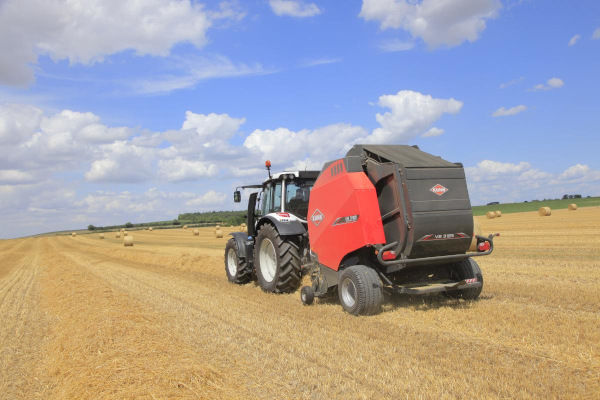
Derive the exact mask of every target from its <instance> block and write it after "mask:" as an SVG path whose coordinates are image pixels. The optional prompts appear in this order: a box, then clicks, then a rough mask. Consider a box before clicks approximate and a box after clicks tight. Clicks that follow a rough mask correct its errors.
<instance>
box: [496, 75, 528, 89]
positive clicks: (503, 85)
mask: <svg viewBox="0 0 600 400" xmlns="http://www.w3.org/2000/svg"><path fill="white" fill-rule="evenodd" d="M523 80H525V77H524V76H522V77H520V78H517V79H513V80H511V81H508V82H504V83H501V84H500V89H505V88H507V87H509V86H512V85H515V84H517V83H519V82H522V81H523Z"/></svg>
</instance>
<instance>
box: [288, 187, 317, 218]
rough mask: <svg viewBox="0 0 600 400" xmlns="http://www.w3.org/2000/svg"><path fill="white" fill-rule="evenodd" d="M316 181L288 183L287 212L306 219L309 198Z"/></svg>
mask: <svg viewBox="0 0 600 400" xmlns="http://www.w3.org/2000/svg"><path fill="white" fill-rule="evenodd" d="M314 184H315V181H313V180H310V181H287V182H286V185H285V211H286V212H290V213H292V214H295V215H296V216H298V217H300V218H302V219H306V215H307V214H308V198H309V196H310V190H311V189H312V187H313V185H314Z"/></svg>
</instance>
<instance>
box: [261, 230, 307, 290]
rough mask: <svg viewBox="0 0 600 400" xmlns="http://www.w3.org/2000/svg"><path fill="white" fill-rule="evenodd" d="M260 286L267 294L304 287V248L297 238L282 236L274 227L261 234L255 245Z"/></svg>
mask: <svg viewBox="0 0 600 400" xmlns="http://www.w3.org/2000/svg"><path fill="white" fill-rule="evenodd" d="M254 265H255V266H256V276H257V277H258V284H259V285H260V287H261V289H262V290H264V291H265V292H273V293H289V292H293V291H294V290H296V289H297V288H298V286H299V285H300V279H301V277H302V275H301V265H302V263H301V261H300V247H299V246H298V244H297V242H296V241H295V240H294V238H293V237H285V236H284V237H282V236H280V235H279V232H277V229H275V227H274V226H273V225H270V224H265V225H263V226H262V227H261V228H260V230H259V231H258V235H257V237H256V244H255V245H254Z"/></svg>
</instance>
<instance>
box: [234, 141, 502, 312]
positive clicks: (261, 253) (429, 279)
mask: <svg viewBox="0 0 600 400" xmlns="http://www.w3.org/2000/svg"><path fill="white" fill-rule="evenodd" d="M266 167H267V172H268V179H267V180H265V181H264V182H263V183H262V184H258V185H248V186H240V187H238V188H236V191H235V192H234V201H235V202H238V203H239V202H241V193H242V192H241V190H240V189H245V190H248V189H249V190H250V191H251V192H252V193H251V194H250V195H249V199H248V214H247V232H233V233H231V235H232V238H231V239H229V240H228V242H227V245H226V247H225V272H226V273H227V278H228V279H229V281H230V282H232V283H236V284H245V283H248V282H250V281H252V280H254V279H256V280H258V284H259V285H260V287H261V289H262V290H264V291H265V292H272V293H290V292H293V291H296V290H297V289H298V288H299V286H300V284H301V281H302V278H303V276H305V275H309V276H310V280H311V285H310V286H304V287H303V288H302V289H301V291H300V297H301V300H302V303H303V304H305V305H310V304H312V303H313V301H314V298H315V297H326V296H331V295H334V294H335V293H336V292H337V294H338V297H339V301H340V303H341V305H342V308H343V309H344V310H345V311H347V312H348V313H350V314H353V315H372V314H377V313H378V312H380V310H381V306H382V303H383V292H384V290H389V291H392V292H395V293H400V294H412V295H417V294H430V293H442V294H443V295H445V296H447V297H450V298H462V299H465V300H475V299H477V298H478V297H479V295H480V293H481V290H482V288H483V274H482V272H481V269H480V268H479V266H478V264H477V262H476V261H475V260H474V258H475V257H480V256H485V255H488V254H490V253H491V252H492V251H493V248H494V243H493V239H494V237H495V236H496V235H497V234H496V235H489V236H488V237H485V236H478V235H475V234H474V232H473V230H474V229H473V214H472V211H471V202H470V200H469V193H468V190H467V184H466V179H465V173H464V169H463V166H462V164H460V163H452V162H449V161H446V160H443V159H442V158H440V157H437V156H434V155H431V154H428V153H426V152H423V151H421V150H420V149H419V148H418V147H417V146H404V145H355V146H353V147H352V148H351V149H350V150H349V151H348V153H347V154H346V156H345V157H344V158H341V159H338V160H334V161H330V162H327V163H326V164H325V165H324V166H323V168H322V170H321V171H284V172H281V173H277V174H273V175H271V163H270V162H269V161H267V162H266ZM472 245H475V249H476V251H474V252H470V251H469V248H470V247H471V246H472Z"/></svg>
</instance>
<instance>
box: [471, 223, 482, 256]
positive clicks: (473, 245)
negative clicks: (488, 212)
mask: <svg viewBox="0 0 600 400" xmlns="http://www.w3.org/2000/svg"><path fill="white" fill-rule="evenodd" d="M477 235H479V236H483V230H482V229H481V224H480V223H479V221H477V220H476V219H475V218H473V238H472V239H471V246H469V251H477V238H476V237H475V236H477Z"/></svg>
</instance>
